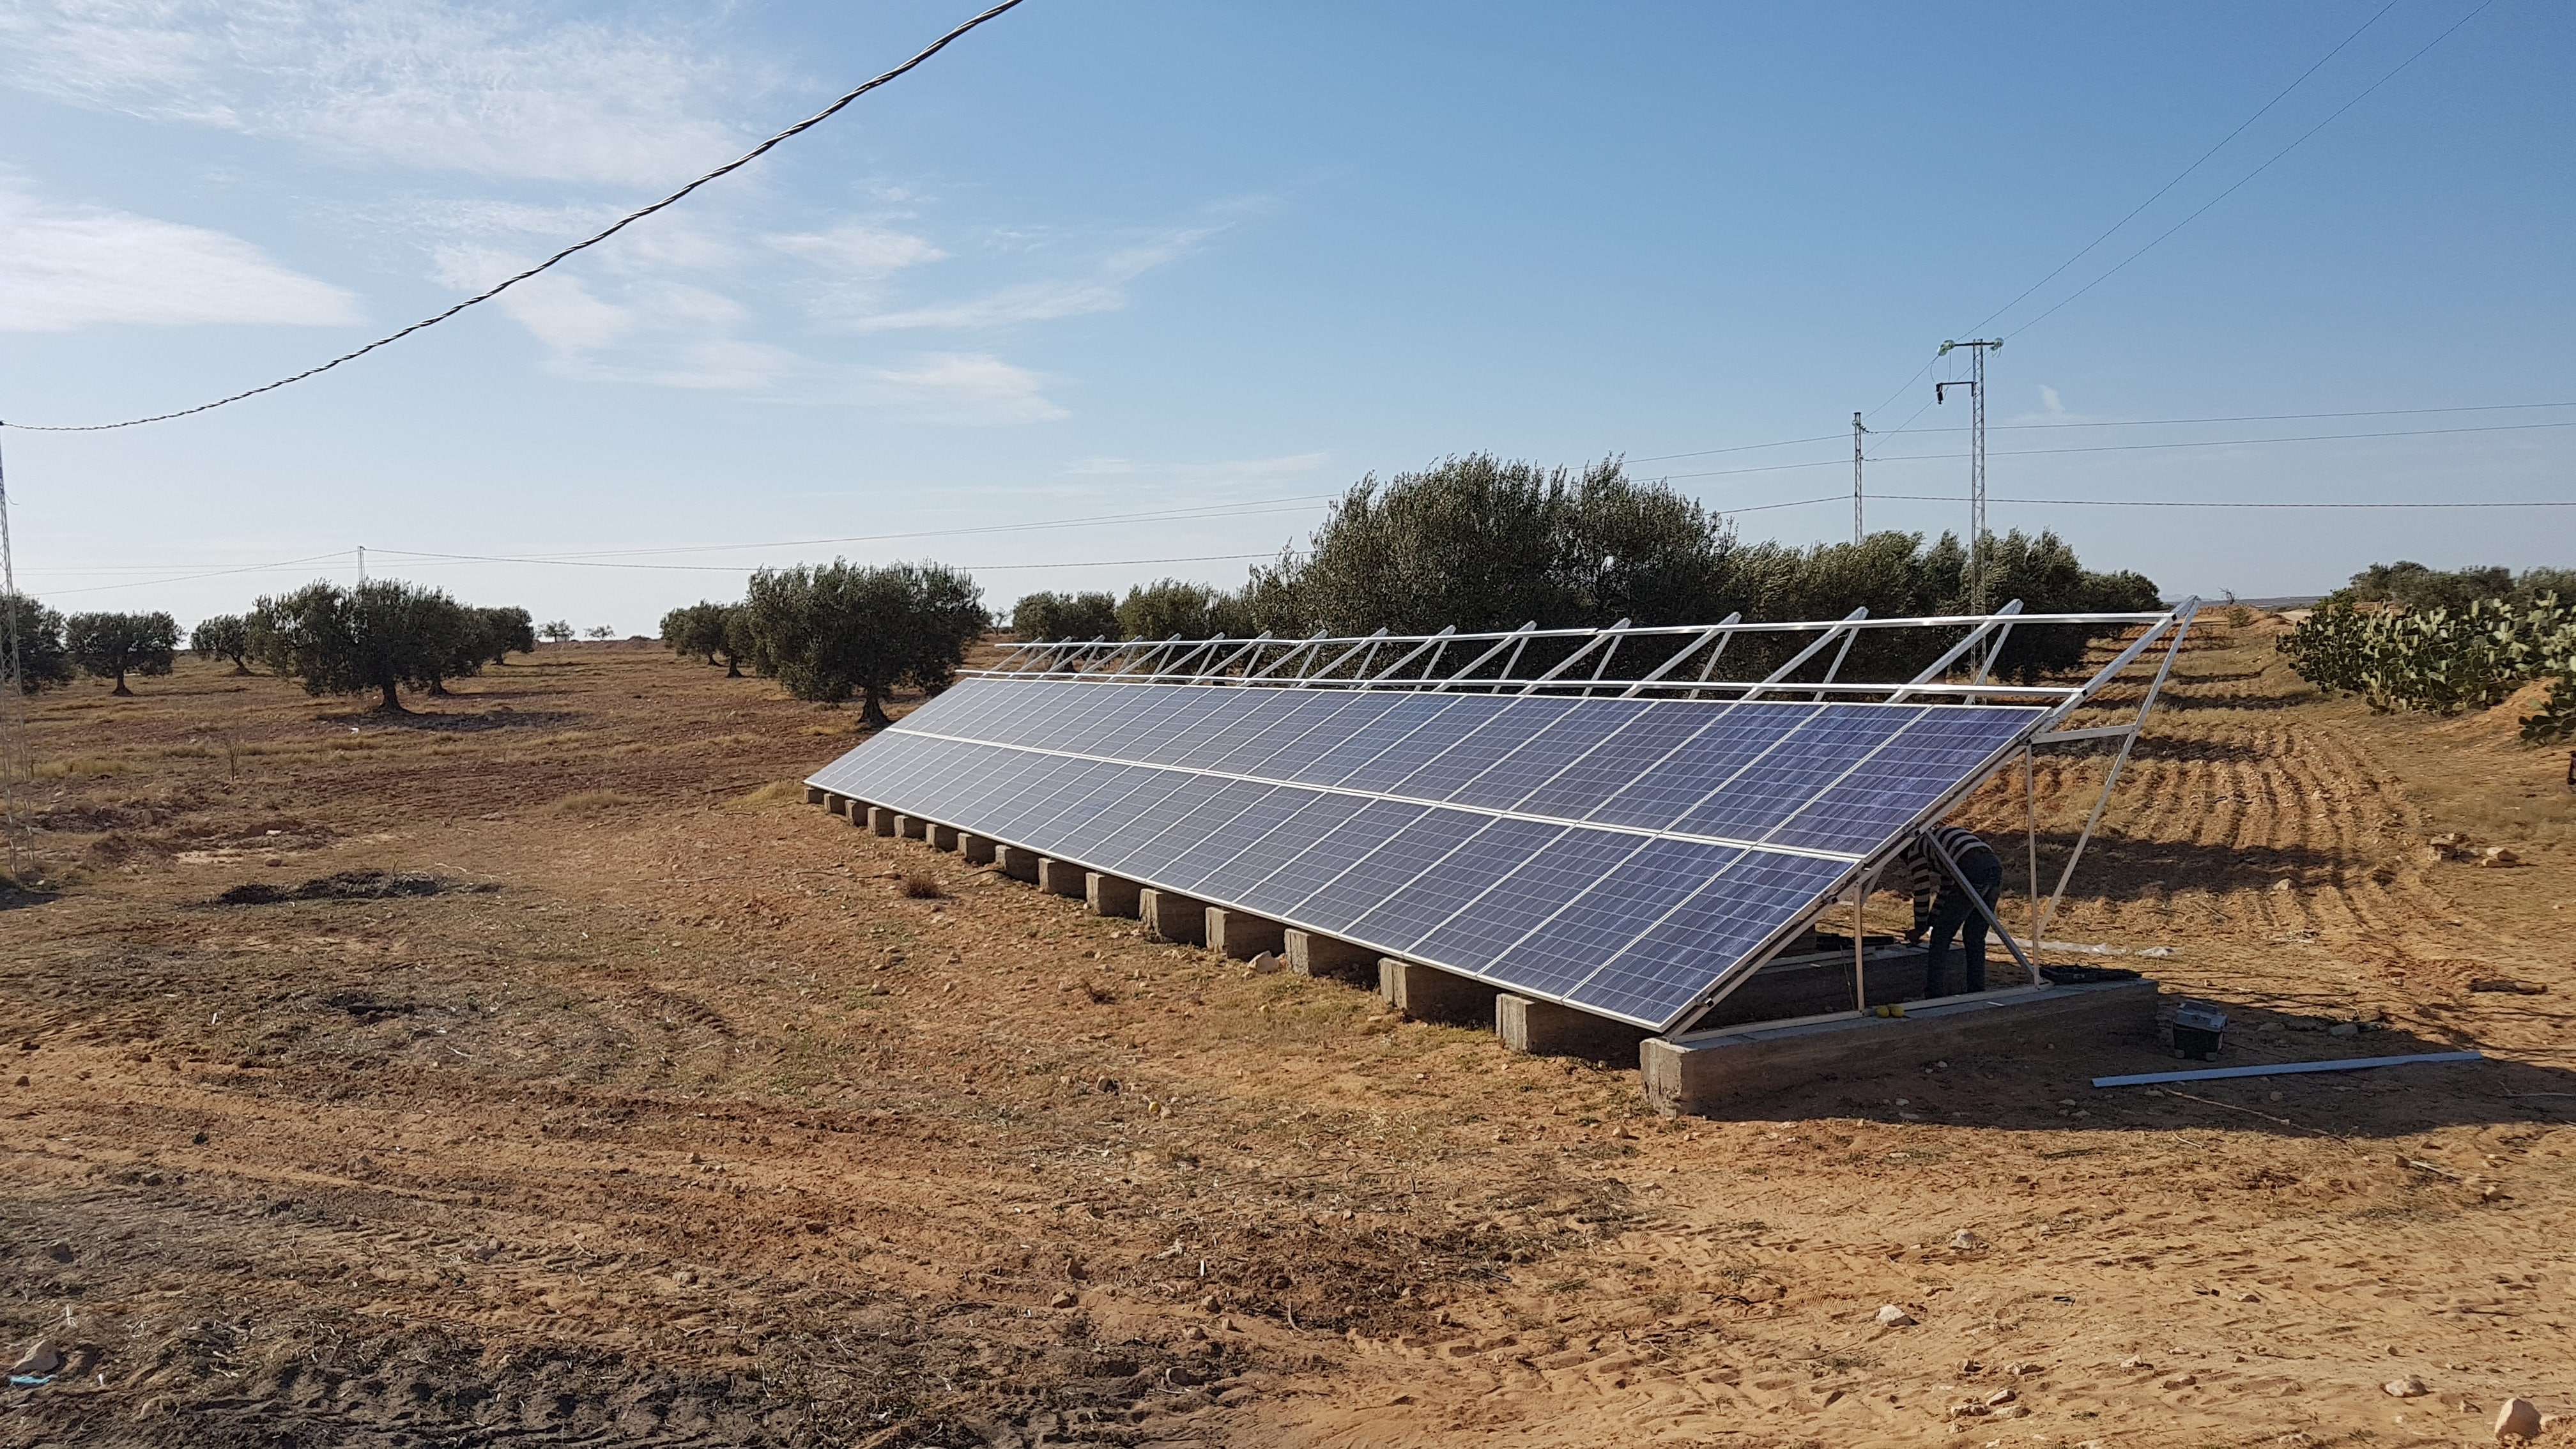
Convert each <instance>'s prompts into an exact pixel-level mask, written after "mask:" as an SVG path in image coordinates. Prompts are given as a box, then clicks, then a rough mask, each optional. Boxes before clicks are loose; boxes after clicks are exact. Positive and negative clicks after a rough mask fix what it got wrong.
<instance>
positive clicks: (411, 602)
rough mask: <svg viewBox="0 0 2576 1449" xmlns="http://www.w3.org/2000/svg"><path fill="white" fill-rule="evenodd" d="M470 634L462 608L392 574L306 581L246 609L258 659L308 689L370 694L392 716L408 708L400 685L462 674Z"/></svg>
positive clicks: (435, 681) (427, 685)
mask: <svg viewBox="0 0 2576 1449" xmlns="http://www.w3.org/2000/svg"><path fill="white" fill-rule="evenodd" d="M469 632H470V631H469V628H468V625H467V622H466V611H465V610H464V609H463V608H462V607H460V606H459V605H458V604H457V603H456V601H455V600H453V599H451V598H449V597H448V596H447V594H446V593H445V592H444V591H443V590H438V589H427V588H422V587H420V586H419V585H417V584H407V583H403V582H401V581H400V580H396V579H370V580H368V581H367V582H365V583H362V584H359V585H356V586H355V587H353V588H346V589H344V588H342V587H340V586H339V585H338V584H334V583H331V582H329V581H327V580H325V581H321V582H316V583H311V584H307V585H305V586H304V587H303V588H300V589H297V590H296V591H295V592H293V593H291V594H285V595H282V596H279V597H276V598H267V599H262V600H260V601H259V606H258V607H257V608H256V609H254V610H253V611H252V613H251V634H252V637H253V638H254V640H255V641H257V645H258V649H259V658H260V662H261V663H263V664H266V665H267V666H268V667H269V668H270V669H272V670H274V671H275V672H276V673H278V674H280V675H282V676H284V677H286V678H289V679H293V680H295V681H297V682H298V683H300V684H302V685H303V686H304V692H305V693H307V694H317V695H318V694H365V693H370V692H373V693H374V694H376V695H377V696H378V701H379V702H378V704H377V708H378V709H380V710H382V711H384V712H386V713H391V714H401V713H407V711H405V710H404V709H403V705H402V698H401V696H400V695H399V694H398V693H397V692H396V691H397V688H398V687H399V686H402V685H411V686H414V687H416V688H431V687H433V686H436V685H437V684H438V682H439V681H440V680H441V679H442V678H444V677H448V676H452V675H454V674H455V673H457V672H459V671H458V669H457V663H458V660H459V657H460V651H461V648H462V645H461V643H460V640H461V638H463V637H464V636H466V635H467V634H468V633H469Z"/></svg>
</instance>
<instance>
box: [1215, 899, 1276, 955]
mask: <svg viewBox="0 0 2576 1449" xmlns="http://www.w3.org/2000/svg"><path fill="white" fill-rule="evenodd" d="M1287 935H1288V928H1287V927H1285V926H1283V925H1281V924H1279V923H1278V922H1277V921H1272V920H1266V919H1264V918H1262V917H1260V916H1251V915H1246V914H1244V913H1243V912H1241V911H1237V910H1230V909H1228V908H1227V907H1224V906H1210V907H1208V908H1207V943H1208V949H1209V950H1211V951H1215V952H1217V953H1219V954H1221V955H1225V956H1231V957H1233V958H1234V959H1235V960H1237V961H1249V960H1251V959H1252V958H1253V957H1255V956H1258V955H1260V954H1261V953H1262V952H1264V951H1267V952H1269V953H1271V954H1272V955H1274V956H1285V955H1287V954H1288V943H1287Z"/></svg>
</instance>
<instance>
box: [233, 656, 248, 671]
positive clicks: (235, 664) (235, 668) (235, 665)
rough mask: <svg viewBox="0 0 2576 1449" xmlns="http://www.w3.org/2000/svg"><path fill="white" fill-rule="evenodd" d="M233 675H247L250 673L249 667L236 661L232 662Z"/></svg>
mask: <svg viewBox="0 0 2576 1449" xmlns="http://www.w3.org/2000/svg"><path fill="white" fill-rule="evenodd" d="M233 673H235V674H248V673H250V666H249V665H248V664H245V663H243V662H242V661H241V660H238V659H236V660H234V661H233Z"/></svg>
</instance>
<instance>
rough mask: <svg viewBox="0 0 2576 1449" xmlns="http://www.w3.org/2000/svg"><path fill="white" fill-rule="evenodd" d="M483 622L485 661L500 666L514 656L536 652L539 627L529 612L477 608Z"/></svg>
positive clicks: (518, 609) (519, 609)
mask: <svg viewBox="0 0 2576 1449" xmlns="http://www.w3.org/2000/svg"><path fill="white" fill-rule="evenodd" d="M474 614H475V616H476V617H477V618H478V619H479V620H480V621H481V625H482V628H481V639H482V644H483V662H484V663H486V664H501V663H504V662H507V660H508V659H509V657H510V656H511V655H513V654H534V653H536V652H537V626H536V624H535V623H534V621H532V620H531V619H530V618H529V616H528V611H527V610H525V609H522V608H517V607H515V606H513V607H510V608H499V609H476V610H475V611H474Z"/></svg>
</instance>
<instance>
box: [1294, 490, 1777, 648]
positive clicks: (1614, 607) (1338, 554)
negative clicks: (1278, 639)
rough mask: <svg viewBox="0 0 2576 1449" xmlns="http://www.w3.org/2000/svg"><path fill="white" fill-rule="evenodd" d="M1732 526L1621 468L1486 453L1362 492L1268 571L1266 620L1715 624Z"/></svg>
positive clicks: (1411, 627) (1407, 626)
mask: <svg viewBox="0 0 2576 1449" xmlns="http://www.w3.org/2000/svg"><path fill="white" fill-rule="evenodd" d="M1732 542H1733V540H1732V536H1731V534H1730V533H1729V531H1728V529H1727V527H1726V525H1725V523H1724V521H1723V520H1721V519H1719V518H1717V517H1715V516H1713V515H1711V514H1710V513H1708V511H1707V510H1706V509H1704V508H1702V507H1701V506H1700V505H1699V504H1697V503H1695V502H1692V501H1691V500H1689V499H1686V498H1683V497H1682V496H1681V495H1679V494H1677V493H1674V492H1672V491H1671V490H1670V489H1668V488H1665V487H1663V486H1662V485H1661V484H1641V483H1636V482H1632V481H1630V480H1629V478H1628V477H1627V475H1626V473H1625V472H1624V471H1623V470H1622V469H1621V467H1620V465H1619V464H1618V463H1617V462H1616V461H1605V462H1601V463H1596V464H1594V465H1592V466H1591V467H1589V468H1586V469H1585V470H1584V471H1583V472H1582V473H1581V474H1580V475H1579V476H1578V475H1575V474H1571V473H1569V472H1568V471H1567V470H1566V469H1563V468H1553V469H1551V468H1542V467H1540V466H1538V465H1537V464H1534V463H1523V462H1505V461H1503V460H1501V459H1498V458H1496V457H1494V456H1492V455H1491V454H1486V453H1472V454H1468V455H1466V456H1464V457H1453V458H1446V459H1443V460H1441V461H1440V462H1439V463H1436V464H1434V465H1433V466H1432V467H1431V468H1429V469H1427V470H1425V471H1423V472H1420V473H1402V474H1398V475H1396V476H1395V477H1393V478H1391V479H1388V480H1386V481H1385V482H1383V483H1381V482H1379V481H1378V480H1377V479H1376V478H1375V477H1373V476H1372V477H1368V478H1363V479H1361V480H1360V481H1359V482H1358V483H1357V484H1355V485H1354V486H1353V487H1352V488H1351V490H1350V491H1349V492H1348V493H1346V494H1344V495H1343V496H1342V499H1341V501H1339V502H1338V503H1336V504H1334V505H1333V511H1332V515H1331V516H1330V517H1329V518H1327V519H1326V520H1325V521H1324V524H1323V526H1322V527H1320V528H1318V529H1317V530H1316V531H1315V534H1314V536H1313V537H1312V538H1311V539H1309V540H1308V543H1307V547H1306V549H1305V551H1303V552H1302V553H1298V552H1291V553H1287V554H1283V555H1282V556H1281V557H1280V560H1279V562H1278V563H1277V564H1276V565H1274V566H1271V567H1268V568H1261V569H1255V570H1254V571H1253V578H1252V582H1251V584H1250V586H1249V587H1248V589H1247V593H1248V596H1249V598H1248V602H1249V605H1250V612H1251V614H1252V617H1253V620H1254V621H1256V622H1257V623H1258V624H1259V626H1260V627H1263V628H1267V629H1269V630H1271V631H1272V632H1273V633H1279V634H1289V633H1301V634H1302V633H1311V632H1313V631H1314V630H1316V629H1324V630H1328V631H1330V632H1332V633H1336V634H1365V633H1367V632H1369V631H1370V630H1373V629H1378V628H1386V629H1390V630H1393V631H1394V632H1396V633H1400V634H1427V633H1431V632H1434V631H1436V630H1438V629H1441V628H1443V627H1446V626H1448V625H1452V624H1454V625H1456V626H1457V627H1458V628H1459V629H1460V630H1461V631H1476V630H1489V629H1509V628H1513V627H1516V626H1518V625H1519V624H1521V623H1523V622H1525V621H1535V622H1536V623H1537V624H1538V625H1539V627H1541V628H1563V627H1568V626H1578V625H1599V624H1608V623H1611V622H1613V621H1615V620H1617V619H1619V618H1621V617H1623V616H1624V617H1628V618H1631V619H1634V620H1635V621H1636V622H1638V623H1640V624H1665V623H1688V622H1693V621H1696V620H1698V619H1700V618H1703V617H1705V618H1708V619H1715V618H1717V617H1719V616H1720V615H1722V614H1723V613H1724V612H1725V611H1724V610H1722V609H1721V610H1719V611H1718V612H1717V613H1715V614H1711V613H1707V612H1706V610H1707V609H1708V607H1709V606H1710V604H1711V603H1713V602H1715V601H1716V599H1717V598H1718V597H1719V596H1720V595H1721V594H1722V593H1723V592H1724V583H1725V577H1726V561H1727V556H1728V553H1729V551H1730V549H1731V546H1732Z"/></svg>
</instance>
